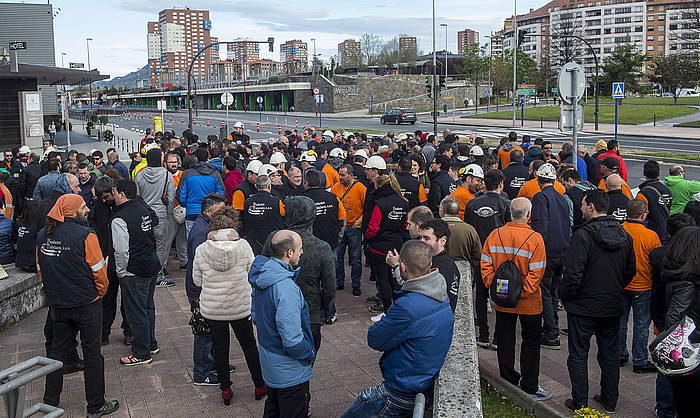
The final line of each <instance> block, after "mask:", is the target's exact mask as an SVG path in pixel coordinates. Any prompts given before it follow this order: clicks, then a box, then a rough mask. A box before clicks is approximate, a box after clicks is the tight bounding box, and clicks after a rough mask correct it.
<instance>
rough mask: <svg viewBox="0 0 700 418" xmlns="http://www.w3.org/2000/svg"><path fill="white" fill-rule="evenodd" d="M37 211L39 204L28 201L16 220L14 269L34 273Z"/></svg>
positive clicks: (37, 229)
mask: <svg viewBox="0 0 700 418" xmlns="http://www.w3.org/2000/svg"><path fill="white" fill-rule="evenodd" d="M38 209H39V202H37V201H35V200H28V201H27V202H26V204H25V205H24V207H23V208H22V214H21V216H20V217H19V218H18V219H17V257H16V258H15V267H17V268H19V269H21V270H23V271H26V272H32V273H35V272H36V235H37V233H38V232H39V229H41V228H39V227H38V225H37V223H38V219H37V216H38ZM103 254H104V252H103Z"/></svg>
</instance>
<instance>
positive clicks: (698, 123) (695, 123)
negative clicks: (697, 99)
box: [676, 120, 700, 126]
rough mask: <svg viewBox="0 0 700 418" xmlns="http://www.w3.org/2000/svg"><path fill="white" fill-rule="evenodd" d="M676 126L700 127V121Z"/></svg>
mask: <svg viewBox="0 0 700 418" xmlns="http://www.w3.org/2000/svg"><path fill="white" fill-rule="evenodd" d="M676 126H700V120H696V121H695V122H686V123H681V124H679V125H676Z"/></svg>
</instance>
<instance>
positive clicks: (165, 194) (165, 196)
mask: <svg viewBox="0 0 700 418" xmlns="http://www.w3.org/2000/svg"><path fill="white" fill-rule="evenodd" d="M160 201H161V202H163V206H165V207H166V208H167V207H168V204H170V198H169V197H168V172H167V171H166V172H165V184H164V185H163V194H161V195H160Z"/></svg>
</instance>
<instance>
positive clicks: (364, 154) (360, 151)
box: [355, 149, 369, 160]
mask: <svg viewBox="0 0 700 418" xmlns="http://www.w3.org/2000/svg"><path fill="white" fill-rule="evenodd" d="M355 157H362V158H364V159H365V160H366V159H368V158H369V156H368V155H367V151H365V150H363V149H358V150H357V151H355Z"/></svg>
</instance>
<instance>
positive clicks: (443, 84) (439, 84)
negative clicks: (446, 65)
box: [438, 75, 446, 89]
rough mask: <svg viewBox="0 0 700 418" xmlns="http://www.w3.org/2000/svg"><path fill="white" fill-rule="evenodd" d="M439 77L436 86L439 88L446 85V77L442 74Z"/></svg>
mask: <svg viewBox="0 0 700 418" xmlns="http://www.w3.org/2000/svg"><path fill="white" fill-rule="evenodd" d="M439 77H440V79H439V81H438V86H439V87H440V89H444V88H445V85H446V78H445V76H444V75H441V76H439Z"/></svg>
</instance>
